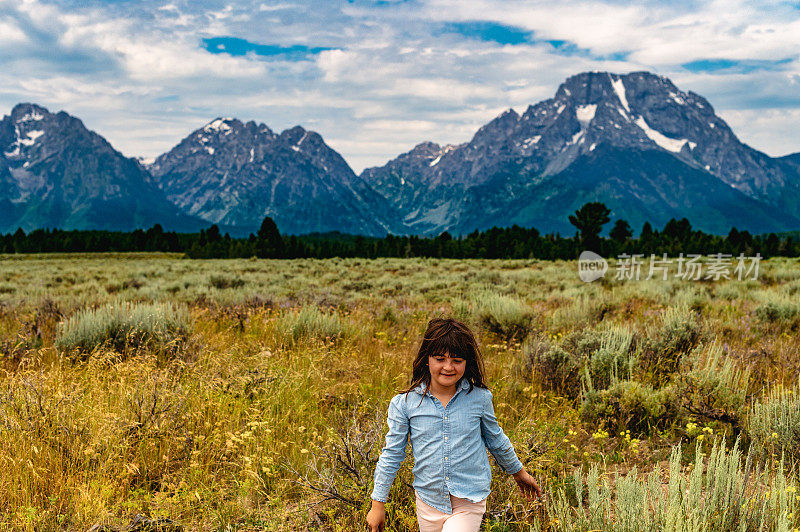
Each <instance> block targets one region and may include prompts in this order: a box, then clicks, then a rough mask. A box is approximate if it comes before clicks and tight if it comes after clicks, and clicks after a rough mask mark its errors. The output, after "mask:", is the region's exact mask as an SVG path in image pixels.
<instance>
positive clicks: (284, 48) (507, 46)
mask: <svg viewBox="0 0 800 532" xmlns="http://www.w3.org/2000/svg"><path fill="white" fill-rule="evenodd" d="M798 54H800V1H786V2H766V1H759V2H738V1H736V0H724V1H710V2H693V1H684V0H671V1H668V2H655V1H652V2H647V1H643V2H635V3H633V2H630V3H629V2H618V1H606V2H601V1H596V0H589V1H576V0H559V1H535V0H526V1H515V0H505V1H499V0H470V1H468V2H466V1H463V0H409V1H392V0H383V1H360V0H354V1H351V2H345V1H342V2H336V1H319V2H300V1H293V0H285V1H276V2H261V1H231V2H209V1H206V0H199V1H195V0H192V1H150V0H145V1H138V2H135V1H126V0H113V1H112V0H106V1H101V0H60V1H43V0H0V114H7V113H8V112H9V111H10V109H11V108H12V107H13V106H14V105H15V104H16V103H19V102H35V103H39V104H41V105H44V106H45V107H48V108H49V109H50V110H51V111H57V110H65V111H67V112H69V113H71V114H73V115H76V116H78V117H79V118H81V119H82V120H83V121H84V123H85V124H86V125H87V126H88V127H89V128H91V129H94V130H95V131H97V132H99V133H100V134H101V135H103V136H105V137H106V138H107V139H108V140H109V141H110V142H111V143H112V144H113V145H114V146H115V147H116V148H117V149H119V150H120V151H122V152H123V153H124V154H126V155H129V156H144V157H153V156H156V155H158V154H160V153H162V152H164V151H167V150H168V149H170V148H171V147H172V146H174V145H175V144H176V143H177V142H178V141H180V139H182V138H183V137H185V136H186V135H187V134H189V133H190V132H191V131H192V130H194V129H196V128H198V127H201V126H202V125H204V124H205V123H207V122H209V121H210V120H211V119H213V118H215V117H218V116H235V117H237V118H240V119H242V120H245V121H246V120H256V121H257V122H264V123H266V124H267V125H269V126H270V127H271V128H272V129H273V130H277V131H281V130H283V129H285V128H288V127H291V126H294V125H296V124H300V125H302V126H304V127H306V128H308V129H313V130H315V131H318V132H319V133H320V134H322V136H323V137H324V138H325V140H326V141H327V142H328V144H330V145H331V146H332V147H333V148H334V149H336V150H338V151H339V152H340V153H341V154H342V155H343V156H344V157H345V158H346V159H347V161H348V162H349V163H350V164H351V166H352V167H353V168H354V169H355V170H356V171H357V172H358V171H360V170H361V169H363V168H365V167H367V166H375V165H380V164H383V163H385V162H386V161H387V160H388V159H390V158H393V157H395V156H396V155H398V154H399V153H402V152H404V151H408V150H409V149H410V148H411V147H412V146H413V145H415V144H417V143H418V142H421V141H423V140H432V141H435V142H439V143H442V144H443V143H457V142H464V141H466V140H469V138H470V137H471V136H472V134H473V133H474V132H475V130H476V129H477V128H478V127H480V126H481V125H483V124H484V123H486V122H488V121H489V120H491V119H492V118H493V117H494V116H496V115H498V114H500V113H501V112H502V111H503V110H505V109H507V108H509V107H513V108H515V109H516V110H517V111H519V112H522V111H524V109H525V108H526V107H527V106H528V105H529V104H532V103H536V102H538V101H540V100H543V99H547V98H550V97H552V96H553V95H554V94H555V91H556V89H557V87H558V85H559V83H561V82H562V81H563V80H564V79H565V78H566V77H568V76H570V75H573V74H576V73H578V72H582V71H587V70H605V71H612V72H618V73H625V72H630V71H634V70H649V71H652V72H655V73H658V74H661V75H664V76H667V77H669V78H671V79H672V80H673V81H674V82H675V83H676V84H677V85H678V87H679V88H681V89H682V90H684V91H688V90H693V91H695V92H697V93H699V94H701V95H703V96H705V97H706V98H707V99H708V100H709V101H710V102H711V103H712V105H714V107H715V110H716V111H717V113H718V114H719V115H720V116H721V117H722V118H723V119H725V120H726V121H728V123H729V124H730V125H731V126H732V127H733V129H734V131H735V132H736V133H737V134H738V135H739V137H740V138H741V139H742V140H743V141H744V142H747V143H748V144H750V145H751V146H753V147H755V148H758V149H760V150H763V151H765V152H766V153H768V154H770V155H784V154H787V153H791V152H797V151H800V56H799V55H798Z"/></svg>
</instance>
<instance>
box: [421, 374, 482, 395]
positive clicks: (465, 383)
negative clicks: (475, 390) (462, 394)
mask: <svg viewBox="0 0 800 532" xmlns="http://www.w3.org/2000/svg"><path fill="white" fill-rule="evenodd" d="M467 388H469V381H468V380H467V379H465V378H463V377H462V379H461V384H460V385H459V387H458V388H457V389H456V391H458V390H466V389H467ZM414 391H415V392H417V393H418V394H420V395H422V394H423V392H424V391H425V383H424V382H421V383H419V384H417V386H416V387H415V388H414ZM428 393H429V394H430V391H428Z"/></svg>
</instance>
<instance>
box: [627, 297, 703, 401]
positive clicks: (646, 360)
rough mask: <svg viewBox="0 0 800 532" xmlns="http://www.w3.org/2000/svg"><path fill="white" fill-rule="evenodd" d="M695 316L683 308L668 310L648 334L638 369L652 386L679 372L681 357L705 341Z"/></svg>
mask: <svg viewBox="0 0 800 532" xmlns="http://www.w3.org/2000/svg"><path fill="white" fill-rule="evenodd" d="M703 333H704V331H703V327H702V324H701V323H700V319H699V317H698V315H697V314H696V313H695V312H693V311H692V310H690V309H689V307H687V306H686V305H680V306H677V307H670V308H668V309H666V310H665V311H664V312H663V313H662V314H661V325H660V327H659V328H658V329H656V330H655V331H652V330H651V331H650V332H649V333H648V340H647V342H646V345H645V346H644V349H643V350H642V357H641V365H642V368H643V370H644V372H645V373H646V374H647V375H648V377H649V380H650V381H651V382H652V383H653V384H654V385H659V384H660V383H662V382H663V381H664V380H665V379H666V378H667V377H668V376H669V375H672V374H673V373H675V372H676V371H677V370H678V367H679V366H680V363H681V360H683V357H684V356H686V355H687V354H688V353H690V352H691V351H692V350H693V349H694V348H695V347H697V345H698V344H699V343H700V341H701V340H702V339H703V337H704V334H703Z"/></svg>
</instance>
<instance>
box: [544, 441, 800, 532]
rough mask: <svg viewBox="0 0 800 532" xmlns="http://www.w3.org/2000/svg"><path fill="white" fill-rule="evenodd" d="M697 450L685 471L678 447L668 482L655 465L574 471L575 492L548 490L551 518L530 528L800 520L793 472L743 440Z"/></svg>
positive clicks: (702, 528) (724, 531)
mask: <svg viewBox="0 0 800 532" xmlns="http://www.w3.org/2000/svg"><path fill="white" fill-rule="evenodd" d="M695 457H696V458H695V461H694V464H693V465H692V466H691V468H690V469H689V470H687V471H686V472H684V468H683V466H682V464H681V450H680V447H679V446H676V447H674V448H673V450H672V456H671V458H670V463H669V481H668V484H667V486H664V482H663V480H662V478H661V476H662V472H661V470H660V468H659V467H658V466H656V468H655V469H654V470H653V471H652V472H651V473H650V474H649V475H647V476H644V477H641V478H640V475H639V472H638V471H637V470H636V468H633V469H631V470H630V471H629V472H628V474H627V475H624V476H622V475H617V476H616V477H608V476H605V475H603V476H601V475H600V472H599V469H598V466H597V465H596V464H593V465H592V466H591V469H590V470H589V472H588V474H587V475H585V476H584V475H583V474H582V471H580V470H577V471H576V472H575V474H574V476H575V478H576V480H575V481H574V482H573V483H572V486H574V488H575V489H576V490H577V493H576V494H575V495H572V494H571V493H567V491H566V490H565V489H559V490H556V492H555V493H553V494H552V496H550V497H547V498H546V499H545V504H546V509H547V515H548V519H547V521H546V522H544V523H543V522H537V523H535V524H534V526H533V529H534V530H536V531H542V530H548V531H564V532H566V531H572V530H604V531H610V532H633V531H637V532H638V531H646V532H656V531H663V530H671V531H677V530H680V531H685V532H729V531H731V530H738V531H744V532H756V531H761V530H770V531H781V532H784V531H785V532H789V531H791V530H792V529H793V528H794V527H796V526H797V525H796V524H797V520H796V517H795V516H797V512H798V507H800V504H799V503H798V500H797V497H796V492H795V487H794V481H795V479H794V478H788V479H787V478H786V477H785V476H784V474H783V472H782V471H781V470H780V469H779V470H777V471H770V470H768V469H765V470H761V469H760V467H759V464H757V463H755V461H754V460H753V455H751V454H748V455H747V456H743V454H742V452H741V451H740V450H739V446H738V443H737V444H736V445H734V447H733V448H732V449H731V450H729V451H728V450H727V449H726V447H725V444H724V442H715V443H714V445H713V447H712V448H711V452H710V453H709V454H707V455H706V454H704V453H702V452H701V448H700V446H699V445H698V447H697V450H696V452H695ZM584 485H585V488H586V492H585V495H584ZM584 500H586V503H585V504H584V503H583V502H582V501H584ZM575 501H581V503H580V504H577V503H575Z"/></svg>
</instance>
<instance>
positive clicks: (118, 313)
mask: <svg viewBox="0 0 800 532" xmlns="http://www.w3.org/2000/svg"><path fill="white" fill-rule="evenodd" d="M190 327H191V318H190V316H189V313H188V311H187V310H186V309H184V308H182V307H175V306H172V305H169V304H163V303H130V302H125V303H115V304H111V305H107V306H105V307H101V308H98V309H87V310H83V311H81V312H78V313H77V314H75V315H74V316H72V317H71V318H69V319H68V320H66V321H64V322H62V323H60V324H59V326H58V331H57V334H56V340H55V345H56V347H58V348H60V349H65V350H71V349H80V350H81V351H92V350H94V349H96V348H98V347H100V346H106V347H110V348H113V349H115V350H117V351H120V352H121V351H125V350H126V349H128V348H134V349H136V348H140V347H145V346H154V347H162V348H164V347H170V346H173V345H177V344H179V343H181V342H182V341H183V340H185V339H186V337H187V336H188V333H189V329H190Z"/></svg>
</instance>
